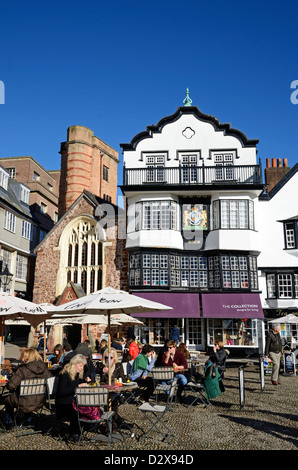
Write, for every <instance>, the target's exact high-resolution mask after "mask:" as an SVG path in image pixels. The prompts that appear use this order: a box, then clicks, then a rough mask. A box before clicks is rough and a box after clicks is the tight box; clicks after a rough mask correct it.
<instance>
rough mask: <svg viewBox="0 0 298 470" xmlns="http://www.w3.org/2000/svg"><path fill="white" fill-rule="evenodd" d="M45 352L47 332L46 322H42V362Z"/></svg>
mask: <svg viewBox="0 0 298 470" xmlns="http://www.w3.org/2000/svg"><path fill="white" fill-rule="evenodd" d="M46 350H47V332H46V321H44V322H43V360H44V362H46Z"/></svg>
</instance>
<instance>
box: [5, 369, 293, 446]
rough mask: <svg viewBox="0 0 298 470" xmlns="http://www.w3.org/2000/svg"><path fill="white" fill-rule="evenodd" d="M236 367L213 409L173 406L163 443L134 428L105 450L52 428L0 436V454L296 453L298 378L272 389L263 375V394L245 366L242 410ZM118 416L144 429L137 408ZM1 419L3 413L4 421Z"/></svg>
mask: <svg viewBox="0 0 298 470" xmlns="http://www.w3.org/2000/svg"><path fill="white" fill-rule="evenodd" d="M238 368H239V364H230V365H229V366H228V369H227V371H226V373H225V378H224V385H225V392H224V393H223V394H222V395H221V396H220V397H218V398H216V399H214V400H211V403H212V405H211V406H208V407H204V406H203V405H202V404H197V405H195V406H189V405H187V404H175V403H173V405H172V408H171V411H170V412H169V413H168V424H169V425H170V427H171V429H172V430H173V432H174V436H173V437H171V438H170V440H169V441H168V442H167V443H164V442H161V436H160V434H158V433H156V432H152V433H151V434H150V435H149V436H148V437H146V438H145V439H144V440H141V441H138V439H137V437H138V436H139V435H140V431H139V429H138V428H137V427H136V426H135V427H134V428H133V431H134V432H135V437H131V433H130V432H128V431H125V436H126V439H125V440H124V441H123V442H117V443H114V444H111V445H109V446H107V445H103V444H94V443H90V442H84V443H83V444H80V445H78V444H75V443H72V442H65V441H63V440H59V439H58V437H57V435H55V427H54V432H53V433H52V434H51V435H41V434H37V435H34V436H27V437H18V434H19V433H20V431H19V430H11V431H9V432H2V433H0V450H55V451H57V450H80V451H82V450H96V449H97V450H102V449H106V450H108V449H109V450H113V451H116V450H122V451H141V450H147V451H150V450H151V451H154V450H155V451H156V450H158V451H160V452H162V451H164V452H166V451H196V450H288V451H289V450H297V448H298V427H297V401H298V400H297V390H298V388H297V385H298V377H295V376H287V377H286V376H283V375H281V376H280V382H281V385H278V386H274V385H272V384H271V381H270V378H269V377H267V376H266V377H265V389H264V390H263V391H261V386H260V377H259V368H258V366H257V365H254V364H253V363H247V364H246V365H245V366H244V385H245V386H244V390H245V394H244V396H245V402H244V406H243V407H242V408H241V407H240V399H239V379H238ZM186 398H187V397H186ZM119 412H120V414H121V416H123V417H124V418H125V419H126V420H128V421H129V422H135V423H137V424H138V425H139V426H140V427H141V428H143V429H146V428H147V427H148V424H147V423H146V422H144V420H143V417H142V415H141V413H140V411H138V410H137V406H136V405H135V404H124V405H121V407H120V410H119ZM3 418H4V416H3V411H2V412H1V420H2V422H3ZM48 419H49V420H50V419H51V417H50V416H49V417H48ZM146 421H147V420H146ZM54 424H55V423H54Z"/></svg>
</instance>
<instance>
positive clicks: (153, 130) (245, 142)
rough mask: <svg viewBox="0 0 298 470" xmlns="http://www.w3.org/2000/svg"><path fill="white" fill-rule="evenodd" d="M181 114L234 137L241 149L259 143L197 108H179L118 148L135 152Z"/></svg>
mask: <svg viewBox="0 0 298 470" xmlns="http://www.w3.org/2000/svg"><path fill="white" fill-rule="evenodd" d="M183 114H192V115H193V116H194V117H196V118H197V119H198V120H200V121H202V122H206V123H210V124H211V125H212V126H213V127H214V129H215V131H221V132H224V135H229V136H233V137H236V138H237V139H238V140H239V141H240V142H241V145H242V146H243V147H254V146H256V145H257V144H258V142H259V140H258V139H248V138H247V137H246V135H245V134H244V133H243V132H241V131H239V130H238V129H234V128H232V127H231V125H230V124H228V123H225V124H223V123H221V122H219V120H218V119H217V118H216V117H214V116H211V115H209V114H204V113H202V111H200V110H199V108H198V107H197V106H180V107H178V108H177V111H176V112H175V113H174V114H172V115H170V116H166V117H164V118H162V119H161V120H160V121H159V122H158V123H157V124H156V125H151V126H147V127H146V130H145V131H143V132H140V133H139V134H137V135H136V136H135V137H134V138H133V139H132V140H131V142H130V143H129V144H120V147H121V148H122V149H123V150H124V151H134V150H136V147H137V145H138V143H139V142H141V141H142V140H143V139H148V138H150V139H151V138H152V137H153V135H154V134H157V133H161V132H162V130H163V128H164V126H165V125H167V124H171V123H172V122H175V121H177V120H178V119H179V118H180V117H181V116H182V115H183Z"/></svg>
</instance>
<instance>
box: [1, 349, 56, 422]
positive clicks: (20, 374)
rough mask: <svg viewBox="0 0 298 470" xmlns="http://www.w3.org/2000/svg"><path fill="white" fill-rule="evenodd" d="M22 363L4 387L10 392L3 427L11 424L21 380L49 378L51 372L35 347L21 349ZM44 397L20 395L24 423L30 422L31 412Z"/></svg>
mask: <svg viewBox="0 0 298 470" xmlns="http://www.w3.org/2000/svg"><path fill="white" fill-rule="evenodd" d="M21 360H22V364H21V365H20V366H19V368H18V369H17V371H16V372H15V373H14V374H13V376H12V377H11V379H10V380H9V381H8V383H7V384H6V387H7V388H8V390H9V391H10V392H12V393H11V395H9V396H8V397H7V398H6V400H5V408H6V414H5V427H6V429H7V430H8V429H10V428H11V427H12V426H13V422H14V420H13V416H14V414H13V410H14V408H16V407H17V406H18V401H19V398H18V389H19V386H20V383H21V381H22V380H25V379H34V378H38V379H39V378H42V379H44V378H49V377H52V374H51V373H50V371H49V370H48V366H47V364H45V363H44V362H43V360H42V357H41V356H40V355H39V354H38V352H37V351H36V349H33V348H27V349H25V350H24V351H23V353H22V356H21ZM43 400H44V397H43V396H42V395H40V396H31V397H29V396H28V397H21V399H20V403H19V409H20V410H21V411H23V412H24V413H25V423H24V424H25V425H29V424H30V422H31V412H32V411H37V410H38V409H39V408H41V406H42V404H43Z"/></svg>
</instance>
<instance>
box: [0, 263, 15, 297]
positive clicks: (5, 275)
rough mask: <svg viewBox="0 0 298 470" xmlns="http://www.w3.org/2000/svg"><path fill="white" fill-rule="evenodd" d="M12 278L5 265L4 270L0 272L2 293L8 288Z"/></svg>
mask: <svg viewBox="0 0 298 470" xmlns="http://www.w3.org/2000/svg"><path fill="white" fill-rule="evenodd" d="M12 278H13V274H12V273H11V272H9V269H8V267H7V265H6V266H5V268H4V270H3V271H1V272H0V288H1V290H3V291H4V292H6V289H7V288H8V286H9V284H10V283H11V281H12Z"/></svg>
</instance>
